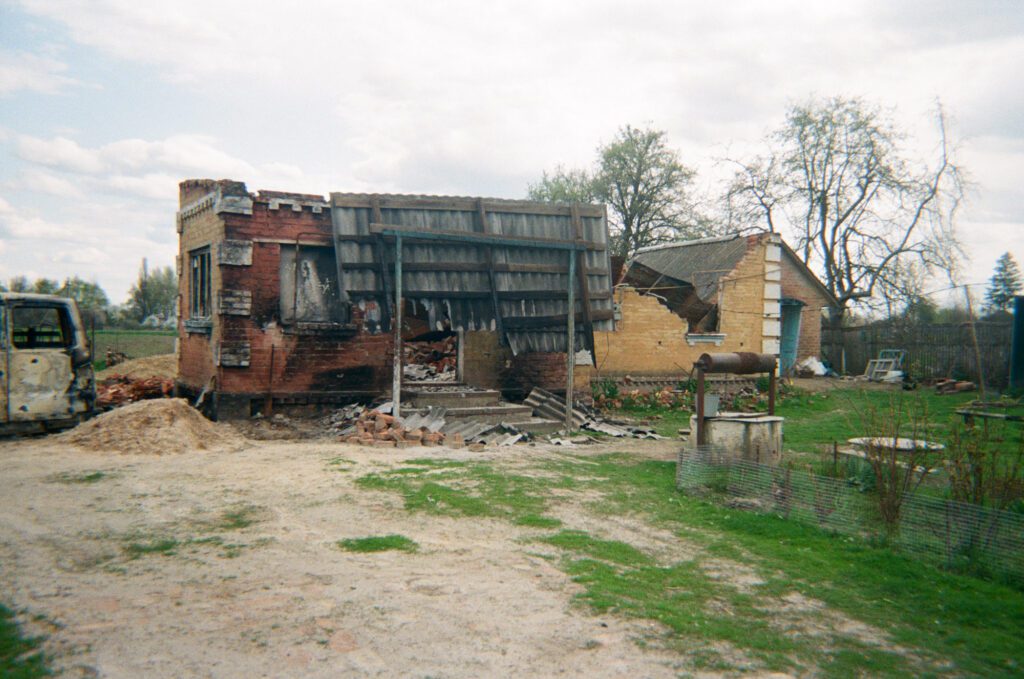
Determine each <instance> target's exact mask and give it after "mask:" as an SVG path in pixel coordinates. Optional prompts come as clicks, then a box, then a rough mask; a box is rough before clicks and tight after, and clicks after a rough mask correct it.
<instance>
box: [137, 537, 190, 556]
mask: <svg viewBox="0 0 1024 679" xmlns="http://www.w3.org/2000/svg"><path fill="white" fill-rule="evenodd" d="M180 546H181V543H180V542H179V541H178V540H175V539H174V538H160V539H157V540H150V541H148V542H129V543H128V544H126V545H125V546H124V548H123V549H124V552H125V554H127V555H128V558H129V559H131V560H133V561H134V560H135V559H140V558H142V557H144V556H148V555H150V554H162V555H164V556H172V555H173V554H175V550H177V549H178V547H180Z"/></svg>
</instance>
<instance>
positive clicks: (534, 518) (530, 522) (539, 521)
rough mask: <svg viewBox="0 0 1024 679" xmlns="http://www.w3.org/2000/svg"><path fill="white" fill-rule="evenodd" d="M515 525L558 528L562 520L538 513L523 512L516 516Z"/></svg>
mask: <svg viewBox="0 0 1024 679" xmlns="http://www.w3.org/2000/svg"><path fill="white" fill-rule="evenodd" d="M514 523H515V524H516V525H517V526H528V527H530V528H558V527H559V526H561V525H562V522H561V521H559V520H558V519H556V518H554V517H551V516H540V515H538V514H524V515H522V516H520V517H518V518H516V520H515V522H514Z"/></svg>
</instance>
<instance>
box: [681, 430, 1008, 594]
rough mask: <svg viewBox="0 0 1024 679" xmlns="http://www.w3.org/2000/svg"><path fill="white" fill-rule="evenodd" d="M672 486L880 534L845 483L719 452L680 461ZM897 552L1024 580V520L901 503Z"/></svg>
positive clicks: (958, 507)
mask: <svg viewBox="0 0 1024 679" xmlns="http://www.w3.org/2000/svg"><path fill="white" fill-rule="evenodd" d="M676 485H677V487H678V488H679V489H680V490H684V491H691V492H692V491H705V492H706V491H711V492H714V493H716V494H718V495H720V496H724V497H726V498H728V499H727V504H728V505H729V506H731V507H735V508H738V509H746V510H752V511H758V512H763V513H770V514H776V515H778V516H782V517H784V518H786V519H791V520H795V521H800V522H802V523H807V524H811V525H815V526H818V527H819V528H822V529H824V530H828V531H833V532H836V533H842V534H846V535H857V536H861V537H865V538H867V537H873V536H879V535H882V534H884V532H885V531H884V527H883V524H882V522H881V520H880V519H879V517H878V511H877V508H876V507H875V505H874V503H873V501H872V497H871V495H870V494H869V493H866V492H863V491H862V490H861V489H860V488H859V487H858V486H856V485H854V484H851V482H850V481H849V480H847V479H845V478H833V477H829V476H822V475H819V474H814V473H812V472H810V471H806V470H803V469H799V468H793V467H787V466H776V467H773V466H770V465H766V464H761V463H758V462H754V461H751V460H742V459H736V458H735V456H733V455H729V454H727V452H726V451H723V450H722V449H720V448H714V447H701V448H698V449H687V450H683V451H682V452H680V454H679V464H678V467H677V470H676ZM891 538H892V542H893V544H894V546H896V547H897V548H899V549H900V550H901V551H904V552H907V553H911V554H914V555H916V556H918V557H920V558H923V559H927V560H929V561H934V562H937V563H940V564H942V565H943V566H946V567H950V568H972V569H977V570H983V571H985V572H989V573H993V574H1002V575H1007V576H1010V577H1013V578H1014V579H1024V514H1019V513H1015V512H1008V511H1001V510H998V509H992V508H988V507H982V506H979V505H972V504H967V503H963V502H955V501H953V500H945V499H942V498H937V497H932V496H926V495H920V494H919V495H913V496H907V497H905V498H904V501H903V505H902V507H901V511H900V523H899V528H898V530H897V532H896V534H895V535H894V536H891Z"/></svg>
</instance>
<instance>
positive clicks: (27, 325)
mask: <svg viewBox="0 0 1024 679" xmlns="http://www.w3.org/2000/svg"><path fill="white" fill-rule="evenodd" d="M72 335H73V333H72V332H71V321H70V319H69V318H68V312H67V309H64V308H60V307H14V308H13V309H12V310H11V343H12V344H13V345H14V347H15V348H16V349H65V348H67V347H70V346H71V340H72Z"/></svg>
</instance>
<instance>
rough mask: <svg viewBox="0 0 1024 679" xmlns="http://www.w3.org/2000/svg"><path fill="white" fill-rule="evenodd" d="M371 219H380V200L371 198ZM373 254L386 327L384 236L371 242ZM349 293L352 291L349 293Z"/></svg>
mask: <svg viewBox="0 0 1024 679" xmlns="http://www.w3.org/2000/svg"><path fill="white" fill-rule="evenodd" d="M370 209H371V210H372V212H373V214H372V218H373V221H375V222H376V221H382V220H383V217H382V216H381V212H380V201H378V200H376V199H375V200H373V201H372V204H371V205H370ZM373 256H374V258H375V259H376V260H377V266H378V269H377V278H378V279H379V280H380V286H379V287H380V289H379V290H377V299H378V303H379V304H380V317H381V321H382V325H383V327H384V328H387V327H388V326H389V325H390V324H391V309H390V305H391V289H390V286H389V285H388V272H387V269H386V268H385V267H384V237H383V236H381V235H380V234H376V236H375V237H374V243H373ZM349 294H350V295H351V294H353V293H349Z"/></svg>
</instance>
